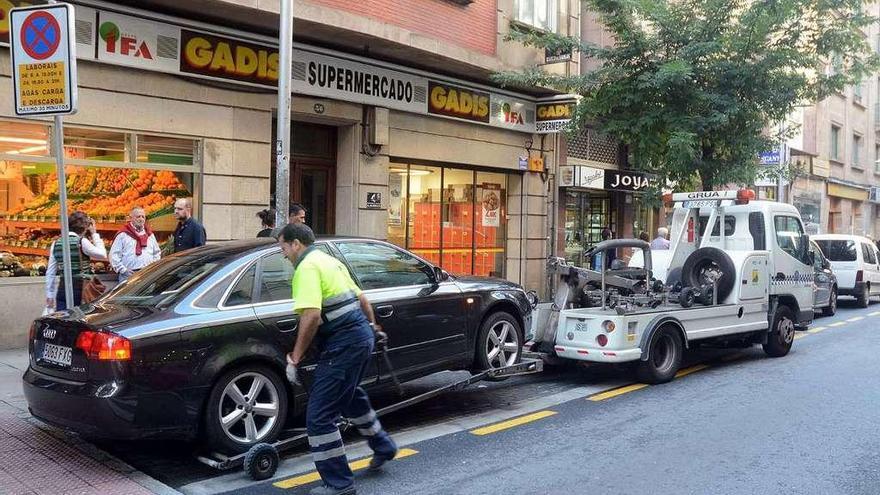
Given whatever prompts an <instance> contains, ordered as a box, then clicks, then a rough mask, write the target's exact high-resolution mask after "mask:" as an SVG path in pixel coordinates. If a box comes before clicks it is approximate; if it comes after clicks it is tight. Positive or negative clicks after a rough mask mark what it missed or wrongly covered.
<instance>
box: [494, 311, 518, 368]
mask: <svg viewBox="0 0 880 495" xmlns="http://www.w3.org/2000/svg"><path fill="white" fill-rule="evenodd" d="M518 354H519V333H518V332H517V331H516V329H515V328H514V327H513V325H511V324H510V322H507V321H503V320H502V321H499V322H497V323H495V324H494V325H492V328H490V329H489V334H488V338H487V339H486V361H487V362H488V363H489V365H490V366H492V367H493V368H502V367H504V366H510V365H512V364H516V360H517V358H518Z"/></svg>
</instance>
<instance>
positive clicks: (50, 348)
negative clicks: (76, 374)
mask: <svg viewBox="0 0 880 495" xmlns="http://www.w3.org/2000/svg"><path fill="white" fill-rule="evenodd" d="M70 352H71V349H70V347H64V346H63V345H55V344H44V347H43V360H44V361H49V362H50V363H55V364H60V365H62V366H70Z"/></svg>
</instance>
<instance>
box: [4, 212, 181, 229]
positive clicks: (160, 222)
mask: <svg viewBox="0 0 880 495" xmlns="http://www.w3.org/2000/svg"><path fill="white" fill-rule="evenodd" d="M149 222H150V227H151V228H152V229H153V230H158V231H171V230H174V227H175V226H176V225H177V221H176V220H175V219H174V217H173V216H172V215H163V216H161V217H158V218H151V219H150V220H149ZM0 223H3V224H5V225H7V226H9V227H18V228H28V229H44V230H61V224H60V223H58V221H57V220H56V221H51V222H40V221H34V220H9V219H3V220H0ZM125 223H126V222H125V221H124V220H121V221H119V222H98V223H96V224H95V227H96V228H97V229H98V230H100V231H108V232H115V231H117V230H119V229H121V228H122V227H123V226H125Z"/></svg>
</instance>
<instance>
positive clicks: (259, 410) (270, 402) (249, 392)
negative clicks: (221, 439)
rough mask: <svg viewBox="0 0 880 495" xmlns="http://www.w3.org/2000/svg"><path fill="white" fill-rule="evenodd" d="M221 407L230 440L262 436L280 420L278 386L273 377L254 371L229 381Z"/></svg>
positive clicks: (222, 423) (255, 439) (245, 440)
mask: <svg viewBox="0 0 880 495" xmlns="http://www.w3.org/2000/svg"><path fill="white" fill-rule="evenodd" d="M218 407H219V408H220V410H219V413H220V414H219V416H218V417H219V418H220V427H221V428H222V429H223V432H224V433H226V436H227V437H229V439H230V440H233V441H235V442H239V443H243V444H253V443H256V442H259V441H261V440H263V439H264V438H265V437H266V436H267V435H268V434H269V432H271V431H272V428H273V427H274V426H275V423H276V422H278V421H279V420H280V418H279V416H278V411H279V408H280V399H279V397H278V389H277V388H276V387H275V384H273V383H272V381H271V380H269V379H268V378H266V377H265V376H263V375H261V374H259V373H254V372H252V371H248V372H244V373H241V374H239V375H237V376H236V377H235V378H233V379H232V380H230V381H229V384H228V385H226V388H225V389H223V395H222V397H221V399H220V403H219V405H218Z"/></svg>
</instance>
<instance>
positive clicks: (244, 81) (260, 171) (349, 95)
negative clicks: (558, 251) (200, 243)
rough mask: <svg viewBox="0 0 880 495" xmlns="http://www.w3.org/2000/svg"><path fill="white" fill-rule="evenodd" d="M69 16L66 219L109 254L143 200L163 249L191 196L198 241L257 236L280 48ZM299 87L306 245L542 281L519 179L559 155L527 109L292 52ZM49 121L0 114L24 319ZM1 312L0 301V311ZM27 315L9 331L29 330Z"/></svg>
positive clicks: (35, 289) (535, 188)
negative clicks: (331, 237) (354, 238)
mask: <svg viewBox="0 0 880 495" xmlns="http://www.w3.org/2000/svg"><path fill="white" fill-rule="evenodd" d="M13 3H17V2H13ZM73 3H74V5H75V7H76V16H77V33H78V36H77V54H78V58H79V64H78V65H79V67H78V77H79V99H80V103H79V112H78V113H77V114H75V115H72V116H69V117H66V118H65V137H64V153H65V159H66V163H67V172H68V174H69V178H68V187H69V192H70V201H71V205H70V206H71V208H72V209H82V210H84V211H86V212H87V213H89V214H90V215H92V216H93V217H94V218H95V219H96V220H97V221H98V225H99V230H100V231H101V234H102V236H103V237H104V238H105V239H106V240H108V241H109V240H111V239H112V237H113V234H114V232H115V231H117V230H118V228H119V227H120V226H121V225H122V224H123V223H124V222H125V215H126V214H127V212H128V210H129V209H130V208H131V207H132V206H134V205H136V204H138V205H140V206H143V207H144V208H146V209H147V212H148V216H149V221H150V224H151V226H152V227H153V228H154V229H155V230H156V231H157V234H158V235H159V237H160V240H162V239H165V238H167V236H168V234H169V233H170V231H171V230H173V228H174V221H173V217H171V215H170V214H169V210H168V206H169V204H170V203H169V202H170V201H173V198H175V197H180V196H184V195H187V196H192V197H193V198H194V199H195V204H196V206H195V214H196V216H197V217H198V218H200V219H201V220H202V222H203V223H204V225H205V228H206V231H207V234H208V240H209V242H216V241H223V240H230V239H239V238H247V237H252V236H254V235H255V234H256V232H258V231H259V230H260V225H259V220H258V219H257V217H256V213H257V212H258V211H259V210H261V209H263V208H266V207H269V206H270V205H272V204H273V202H274V199H273V197H274V191H275V187H274V160H275V156H274V155H275V153H274V150H275V144H274V143H275V142H276V140H277V137H276V136H275V135H274V128H275V125H274V123H275V122H276V119H277V117H278V116H277V112H276V104H277V95H276V92H275V81H276V80H277V77H278V74H277V55H278V54H277V49H276V48H275V44H274V43H275V41H274V40H273V39H272V38H269V37H266V36H262V35H257V34H253V33H246V32H240V31H235V30H232V29H228V28H222V27H213V26H208V25H206V24H203V23H196V22H193V21H190V20H186V19H179V18H172V17H169V16H161V15H158V14H155V13H152V12H148V11H143V10H137V9H132V8H129V7H124V6H119V5H114V4H112V3H110V2H90V4H89V6H88V7H86V6H82V5H78V4H76V2H73ZM2 8H3V9H7V7H6V6H2ZM4 14H5V12H4ZM2 35H3V33H2V32H0V45H4V41H5V40H4V39H3V36H2ZM117 38H119V39H117ZM132 47H135V48H136V49H132ZM147 54H149V56H145V55H147ZM9 67H10V61H9V53H8V50H7V49H6V48H5V47H0V94H4V95H11V91H12V84H11V79H10V77H9ZM293 91H294V98H293V101H292V111H291V115H290V119H291V121H292V128H293V140H292V157H291V164H292V167H291V184H290V186H291V187H290V191H291V198H290V199H291V201H294V202H300V203H303V204H305V205H306V206H307V208H308V209H309V215H308V217H307V221H308V222H310V223H311V224H313V225H315V227H316V229H317V230H318V231H320V232H321V233H326V234H337V235H338V234H344V235H358V236H364V237H373V238H379V239H389V240H390V241H392V242H395V243H397V244H398V245H401V246H404V247H407V248H409V249H412V250H413V251H415V252H417V253H419V254H420V255H421V256H423V257H425V258H426V259H429V260H431V261H434V262H436V263H438V264H440V265H441V266H443V267H444V268H445V269H447V270H448V271H450V272H452V273H457V274H479V275H497V276H502V277H506V278H508V279H510V280H513V281H515V282H520V283H522V284H523V285H525V286H526V287H529V288H540V287H541V286H542V285H543V264H544V259H545V258H546V255H547V233H546V232H547V230H546V229H547V226H546V221H547V203H546V198H547V183H546V179H545V178H542V175H541V174H537V173H532V172H529V171H528V168H529V165H530V163H532V162H533V161H534V162H535V163H538V164H539V167H540V168H541V169H542V170H543V169H545V168H546V170H553V169H554V167H555V164H554V163H553V157H554V149H553V143H554V142H555V141H554V140H553V139H546V140H545V139H543V138H542V137H541V136H540V135H537V134H536V131H537V130H538V129H537V128H536V127H538V124H540V125H541V126H546V125H545V124H546V123H545V122H543V121H542V122H536V120H540V119H536V114H537V108H536V105H538V102H537V101H536V100H535V99H534V98H531V97H529V96H526V95H522V94H518V93H512V92H509V91H504V90H501V89H499V88H493V87H488V86H480V85H475V84H472V83H469V82H465V81H460V80H456V79H452V78H448V77H445V76H440V75H437V74H432V73H426V72H424V71H419V70H415V69H412V68H408V67H405V66H401V65H395V64H390V63H386V62H383V61H379V60H375V59H370V58H365V57H360V56H355V55H351V54H346V53H341V52H336V51H332V50H327V49H323V48H318V47H313V46H307V45H302V44H296V46H295V52H294V80H293ZM10 100H11V98H7V99H4V101H10ZM551 117H552V116H551ZM551 120H552V119H551ZM551 123H552V122H551ZM50 125H51V121H50V120H49V119H28V120H25V119H19V118H16V117H15V116H14V114H13V109H12V107H11V105H8V106H0V253H5V254H4V255H3V260H5V261H9V263H8V265H0V300H2V301H5V304H10V303H9V301H11V300H13V299H11V298H8V297H4V294H3V293H2V291H3V288H2V285H3V283H4V281H5V282H6V283H8V284H12V282H11V281H10V280H12V279H15V285H16V287H18V288H17V289H16V290H17V291H21V290H23V289H21V287H22V284H29V285H28V288H27V290H26V294H24V295H23V297H25V298H27V299H28V300H31V299H33V301H37V303H36V304H37V305H36V307H35V308H30V309H28V310H26V311H24V313H29V312H33V311H35V312H36V313H37V314H38V313H39V310H40V309H41V306H40V303H39V301H41V300H42V299H43V297H42V295H41V292H40V290H41V288H42V287H41V285H42V279H41V278H37V277H32V275H38V274H39V273H40V267H41V266H42V265H44V264H45V260H42V262H41V260H40V258H41V257H45V256H46V250H47V246H48V244H49V243H50V242H51V240H52V239H53V238H54V237H56V236H57V235H58V218H57V217H58V214H57V210H58V204H57V192H55V190H56V188H57V184H54V183H53V181H54V173H53V168H52V166H51V163H52V159H53V157H51V156H50V155H49V150H51V149H52V147H51V146H50V144H51V143H49V142H48V139H49V136H50V135H51V133H50V129H51V128H50ZM542 132H547V131H542ZM549 132H553V131H552V130H551V131H549ZM13 311H14V310H13V308H12V307H11V306H9V307H7V306H4V303H2V302H0V314H4V315H5V314H10V313H11V312H13ZM26 316H27V318H23V319H22V322H21V323H16V324H15V325H16V326H22V327H23V328H24V330H25V331H26V323H24V322H25V320H27V319H28V318H31V317H32V316H34V315H32V314H27V315H26ZM0 346H3V343H2V342H0Z"/></svg>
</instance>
